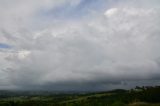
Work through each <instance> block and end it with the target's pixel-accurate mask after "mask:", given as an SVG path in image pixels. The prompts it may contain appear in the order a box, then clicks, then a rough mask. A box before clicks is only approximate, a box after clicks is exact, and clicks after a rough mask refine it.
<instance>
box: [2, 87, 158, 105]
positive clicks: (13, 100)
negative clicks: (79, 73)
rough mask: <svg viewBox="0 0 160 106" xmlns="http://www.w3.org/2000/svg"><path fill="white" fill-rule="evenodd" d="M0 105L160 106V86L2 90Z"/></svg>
mask: <svg viewBox="0 0 160 106" xmlns="http://www.w3.org/2000/svg"><path fill="white" fill-rule="evenodd" d="M0 106H160V87H159V86H156V87H136V88H135V89H131V90H123V89H117V90H112V91H106V92H92V93H84V92H77V93H75V92H73V93H71V92H70V93H55V92H51V91H48V92H44V91H43V92H41V91H37V92H29V91H21V92H20V91H19V92H18V91H0Z"/></svg>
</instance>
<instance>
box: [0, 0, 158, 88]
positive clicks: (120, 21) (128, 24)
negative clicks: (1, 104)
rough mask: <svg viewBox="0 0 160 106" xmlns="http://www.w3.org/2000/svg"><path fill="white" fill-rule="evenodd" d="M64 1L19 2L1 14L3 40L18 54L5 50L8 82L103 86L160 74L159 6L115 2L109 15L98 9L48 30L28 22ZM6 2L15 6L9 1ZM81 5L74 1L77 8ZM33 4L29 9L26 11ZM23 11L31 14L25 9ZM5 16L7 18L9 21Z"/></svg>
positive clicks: (3, 63) (155, 76) (27, 84)
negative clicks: (138, 5)
mask: <svg viewBox="0 0 160 106" xmlns="http://www.w3.org/2000/svg"><path fill="white" fill-rule="evenodd" d="M62 2H69V1H67V0H65V1H64V0H62V1H61V3H59V2H57V1H50V0H48V1H46V2H44V1H39V2H38V4H37V3H35V2H33V1H27V2H25V3H21V2H20V4H23V5H22V6H20V4H19V3H18V6H17V4H16V3H15V5H13V7H17V9H16V8H15V10H12V9H13V8H12V7H11V8H10V10H9V11H10V12H9V13H2V14H3V15H4V17H3V16H2V20H1V21H0V23H2V24H4V25H5V26H4V27H3V26H2V25H1V26H0V27H1V29H0V30H2V29H3V30H4V29H5V31H1V33H2V35H7V36H8V37H6V36H2V37H1V36H0V38H3V40H2V41H4V42H5V43H6V42H7V40H8V43H11V44H13V46H14V47H13V48H12V50H13V51H14V52H11V51H7V53H6V52H5V53H4V52H0V53H1V54H0V56H1V58H0V62H1V64H2V65H3V66H4V67H5V70H8V71H7V72H3V71H2V68H1V69H0V70H1V71H0V73H1V76H3V75H5V76H6V77H4V78H3V81H4V82H5V81H6V79H7V81H8V82H7V83H8V86H9V85H10V86H11V85H12V86H16V87H26V88H27V86H30V87H31V86H33V85H35V86H40V85H41V86H43V85H46V84H48V83H52V84H53V85H54V84H55V85H56V84H57V83H58V84H61V83H62V85H63V83H64V82H68V83H73V82H74V83H76V82H77V83H78V84H83V83H84V84H85V83H87V84H88V82H97V84H101V81H102V80H105V83H106V84H110V83H114V82H119V83H121V81H123V80H124V81H125V80H133V81H134V80H138V79H152V78H157V76H158V78H159V74H160V72H159V69H160V53H159V52H160V51H159V49H160V46H159V45H160V43H159V41H160V36H159V33H160V30H159V27H160V24H159V16H160V13H159V9H158V8H155V7H152V6H149V7H146V5H144V7H143V6H142V7H134V6H132V7H128V3H124V2H123V5H122V4H120V6H119V5H115V6H114V7H113V8H110V9H107V10H106V11H104V13H99V11H96V12H94V13H91V14H89V15H87V16H86V17H85V18H84V19H79V20H73V21H72V20H67V19H66V20H59V21H57V20H58V19H55V20H56V21H55V22H53V24H51V25H49V26H46V27H45V28H44V29H36V30H30V28H29V27H30V25H29V24H28V22H30V23H32V22H33V20H32V18H33V16H34V14H35V13H36V12H37V11H39V8H40V7H41V8H42V9H43V8H45V9H46V8H51V7H52V6H53V7H54V6H55V7H56V6H57V5H61V4H62ZM6 3H7V5H9V6H10V4H9V2H7V1H6ZM54 3H55V5H54ZM78 3H79V1H77V2H75V3H73V2H71V4H72V6H73V5H74V6H77V5H78ZM13 4H14V3H13ZM25 4H26V7H25V6H24V5H25ZM29 4H32V5H30V6H29ZM134 5H135V4H134ZM28 6H29V7H30V9H29V10H28V9H27V10H26V8H28ZM33 7H34V8H33ZM8 8H9V7H8ZM37 8H38V9H37ZM4 9H5V8H4ZM19 9H20V10H19ZM23 9H24V10H26V12H25V11H24V13H23V12H22V10H23ZM1 10H2V9H0V11H1ZM6 11H8V10H6ZM14 11H15V12H14ZM21 12H22V14H20V13H21ZM11 13H12V15H13V16H12V15H11ZM77 13H78V12H77ZM21 15H22V17H23V18H22V19H24V22H22V23H21V22H20V23H19V21H18V23H17V21H14V20H12V19H10V18H9V17H8V16H11V17H13V18H14V17H18V18H19V17H21ZM6 16H7V17H8V18H6V19H5V17H6ZM53 20H54V19H53ZM2 21H3V22H2ZM8 21H11V22H8ZM10 23H12V25H11V26H10ZM15 24H17V25H15ZM21 26H25V28H24V29H26V30H19V29H21ZM33 26H34V25H33ZM33 26H32V27H33ZM2 27H3V28H2ZM12 27H14V28H13V29H12ZM15 27H16V28H15ZM7 28H9V29H7ZM28 29H29V30H28ZM6 32H7V33H6ZM8 63H10V64H11V65H8ZM12 72H14V73H12ZM3 81H2V82H3ZM102 82H103V81H102ZM0 84H2V83H0ZM66 84H67V83H66ZM64 85H65V84H64ZM103 86H104V85H103ZM71 87H72V86H71ZM53 89H54V87H53Z"/></svg>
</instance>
